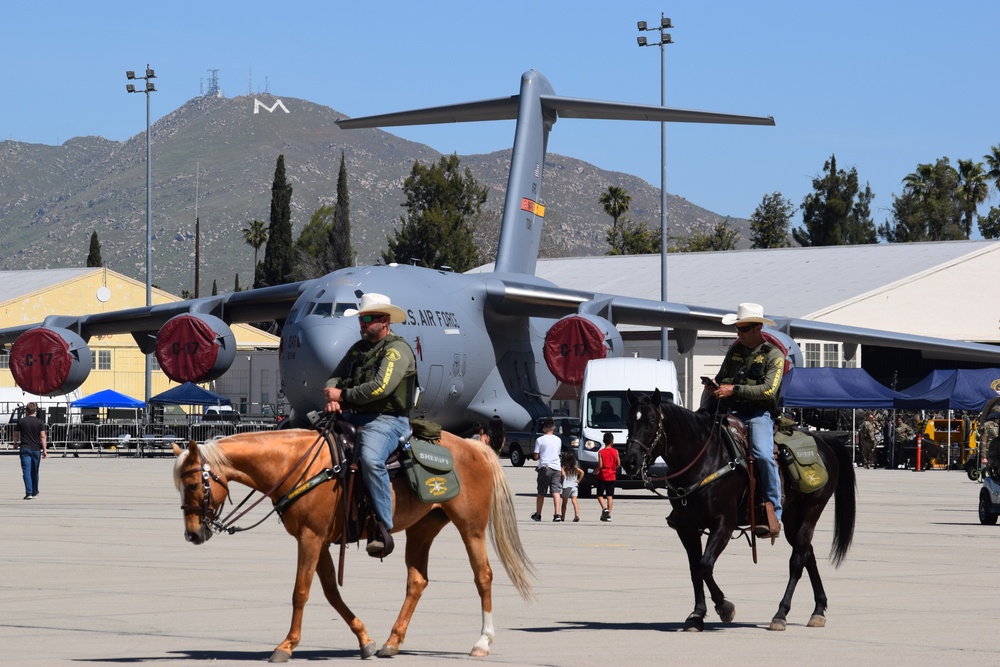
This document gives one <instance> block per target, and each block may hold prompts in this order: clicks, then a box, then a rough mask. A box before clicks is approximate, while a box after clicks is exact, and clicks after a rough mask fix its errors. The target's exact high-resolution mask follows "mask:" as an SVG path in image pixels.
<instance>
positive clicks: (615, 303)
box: [487, 278, 1000, 364]
mask: <svg viewBox="0 0 1000 667" xmlns="http://www.w3.org/2000/svg"><path fill="white" fill-rule="evenodd" d="M487 295H488V298H489V305H490V307H491V308H493V309H494V310H496V311H497V312H498V313H501V314H506V315H526V316H529V317H546V318H559V317H565V316H567V315H572V314H591V315H599V316H601V317H604V318H605V319H607V320H608V321H610V322H611V323H612V324H614V325H616V326H617V325H619V324H633V325H638V326H649V327H670V328H672V329H675V330H676V331H677V333H678V334H679V337H678V341H679V345H680V348H681V352H684V351H686V349H688V347H689V345H691V344H693V341H694V335H696V332H697V331H721V332H726V333H732V332H733V327H732V325H725V324H723V323H722V317H723V316H724V315H726V314H727V313H729V312H730V311H728V310H723V309H717V308H706V307H699V306H689V305H685V304H681V303H672V302H669V301H654V300H651V299H638V298H633V297H624V296H615V295H611V294H600V293H594V292H585V291H578V290H569V289H563V288H559V287H555V286H552V285H548V284H545V283H543V282H542V281H539V282H538V283H529V282H521V281H516V280H510V279H506V278H494V279H491V280H490V281H489V283H488V285H487ZM767 317H769V318H771V319H772V320H774V321H775V322H776V323H777V326H776V327H775V328H776V329H778V330H779V331H781V332H783V333H785V334H786V335H788V336H790V337H792V338H810V339H815V340H824V341H831V342H841V343H845V344H846V345H876V346H881V347H897V348H904V349H911V350H917V351H919V352H920V353H921V354H922V355H923V356H924V357H927V358H931V359H947V360H953V361H970V362H980V363H989V364H1000V347H998V346H994V345H987V344H983V343H969V342H965V341H955V340H949V339H946V338H933V337H930V336H918V335H914V334H906V333H901V332H896V331H882V330H878V329H866V328H863V327H854V326H847V325H842V324H835V323H830V322H817V321H813V320H803V319H798V318H790V317H782V316H775V315H768V316H767ZM847 356H848V357H853V354H847Z"/></svg>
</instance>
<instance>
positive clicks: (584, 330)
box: [544, 315, 607, 384]
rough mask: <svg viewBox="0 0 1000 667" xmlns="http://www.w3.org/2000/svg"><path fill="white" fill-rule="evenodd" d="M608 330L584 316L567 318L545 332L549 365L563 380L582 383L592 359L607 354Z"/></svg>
mask: <svg viewBox="0 0 1000 667" xmlns="http://www.w3.org/2000/svg"><path fill="white" fill-rule="evenodd" d="M604 338H605V336H604V332H603V331H601V329H600V327H598V326H597V324H595V323H594V322H592V321H590V320H589V319H585V318H583V317H578V316H575V315H574V316H571V317H564V318H563V319H561V320H559V321H558V322H556V323H555V324H553V325H552V328H550V329H549V330H548V331H547V332H546V333H545V348H544V355H545V364H546V365H547V366H548V367H549V370H550V371H552V374H553V375H554V376H555V377H556V379H557V380H559V381H560V382H566V383H568V384H580V383H581V382H583V372H584V370H585V369H586V367H587V362H588V361H590V360H591V359H603V358H604V357H606V356H607V349H606V348H605V346H604Z"/></svg>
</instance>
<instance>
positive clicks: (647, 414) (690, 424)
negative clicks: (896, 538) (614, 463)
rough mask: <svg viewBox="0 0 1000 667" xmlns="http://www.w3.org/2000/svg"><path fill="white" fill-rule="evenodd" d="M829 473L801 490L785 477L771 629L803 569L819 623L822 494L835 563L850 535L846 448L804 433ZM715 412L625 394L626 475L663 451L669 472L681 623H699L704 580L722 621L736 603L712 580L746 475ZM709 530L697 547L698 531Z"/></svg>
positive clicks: (850, 472) (852, 501)
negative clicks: (816, 539) (781, 561)
mask: <svg viewBox="0 0 1000 667" xmlns="http://www.w3.org/2000/svg"><path fill="white" fill-rule="evenodd" d="M811 435H812V437H813V438H814V439H815V440H816V444H817V446H818V447H819V452H820V456H821V457H822V460H823V464H824V465H825V467H826V469H827V472H828V474H829V481H828V482H827V483H826V485H825V486H823V487H822V488H820V489H819V490H817V491H814V492H812V493H800V492H799V491H798V490H797V489H795V488H793V487H792V486H791V485H790V484H789V483H788V480H787V479H786V481H785V488H784V498H785V500H784V503H783V515H782V522H783V523H784V530H785V539H786V540H788V543H789V544H791V545H792V556H791V559H790V560H789V568H788V569H789V577H788V585H787V586H786V587H785V595H784V597H782V598H781V602H780V603H779V604H778V611H777V613H776V614H775V615H774V618H773V619H772V620H771V625H770V629H771V630H784V629H785V627H786V620H785V617H786V616H787V614H788V611H789V609H791V606H792V594H793V593H794V592H795V586H796V584H797V583H798V581H799V579H800V578H801V577H802V570H803V569H805V570H806V571H807V572H808V573H809V580H810V581H811V582H812V587H813V598H814V600H815V603H816V604H815V607H814V608H813V612H812V617H811V618H810V619H809V623H808V625H809V626H810V627H822V626H824V625H826V606H827V599H826V592H825V591H824V590H823V582H822V581H821V580H820V576H819V568H818V567H817V566H816V556H815V554H814V553H813V546H812V539H813V533H814V531H815V530H816V523H817V522H818V521H819V517H820V515H821V514H822V513H823V509H824V508H825V507H826V504H827V501H829V500H830V498H831V497H832V496H834V495H835V496H836V502H835V505H834V507H835V517H834V528H833V547H832V550H831V554H830V558H831V560H832V561H833V564H834V566H839V565H840V563H841V562H842V561H843V560H844V557H845V556H846V555H847V551H848V549H849V548H850V546H851V541H852V540H853V539H854V520H855V513H856V495H855V494H856V488H855V478H854V466H853V464H852V462H851V455H850V452H848V451H847V448H846V447H844V445H842V444H841V443H840V442H839V441H837V440H836V439H834V438H832V437H829V436H825V435H824V434H822V433H811ZM722 437H723V436H722V435H721V432H720V428H719V426H718V423H717V421H716V419H715V418H714V415H712V414H710V413H708V412H704V411H699V412H691V411H690V410H687V409H685V408H682V407H680V406H677V405H674V404H673V403H669V402H668V403H662V402H661V401H660V392H659V391H656V392H655V393H654V394H653V396H652V397H651V398H650V397H646V396H643V397H641V398H636V397H634V396H632V395H631V394H629V414H628V443H627V444H626V449H625V455H624V456H623V457H622V465H623V467H624V468H625V470H626V472H628V473H629V474H630V475H633V476H634V475H639V474H643V475H645V474H646V473H645V471H646V470H647V469H648V467H649V465H650V463H651V462H652V461H654V460H655V459H656V457H658V456H662V457H663V460H664V461H666V463H667V468H668V470H669V471H671V473H670V474H669V475H668V477H670V479H669V480H668V482H667V483H668V494H667V495H668V496H669V497H670V502H671V505H672V506H673V514H672V516H671V523H672V525H673V526H674V527H675V528H676V530H677V536H678V537H679V538H680V540H681V543H682V544H683V545H684V549H685V550H686V551H687V557H688V565H689V566H690V569H691V582H692V584H694V600H695V605H694V611H692V612H691V615H690V616H688V618H687V621H686V623H685V630H693V631H701V630H702V629H704V623H705V614H706V613H707V607H706V604H705V590H704V588H705V586H708V590H709V593H710V594H711V596H712V602H713V603H715V610H716V612H717V613H718V614H719V616H720V617H721V618H722V620H723V622H725V623H729V622H731V621H732V620H733V618H734V617H735V614H736V607H735V605H733V603H732V602H730V601H729V600H727V599H726V596H725V595H724V594H723V592H722V589H721V588H719V585H718V584H717V583H716V582H715V576H714V574H713V572H714V569H715V561H716V560H717V559H718V558H719V555H720V554H721V553H722V551H723V550H724V549H725V548H726V545H727V544H729V541H730V539H731V538H732V536H733V533H734V532H735V531H736V530H737V529H738V528H739V527H740V522H741V516H740V513H739V509H740V504H741V502H743V501H745V499H746V496H747V492H748V482H749V478H748V476H747V474H746V473H745V472H744V470H742V469H741V468H740V467H739V466H738V465H735V464H734V463H733V456H732V455H731V453H730V450H729V447H728V446H727V445H726V444H725V443H724V442H723V440H722ZM703 532H707V533H708V539H707V540H706V542H705V544H704V548H703V547H702V540H701V535H702V533H703Z"/></svg>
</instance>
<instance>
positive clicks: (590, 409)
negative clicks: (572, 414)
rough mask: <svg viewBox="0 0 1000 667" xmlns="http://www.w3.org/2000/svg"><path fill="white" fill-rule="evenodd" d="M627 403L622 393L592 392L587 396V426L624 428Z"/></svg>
mask: <svg viewBox="0 0 1000 667" xmlns="http://www.w3.org/2000/svg"><path fill="white" fill-rule="evenodd" d="M627 413H628V403H627V402H626V400H625V392H624V391H592V392H590V393H588V394H587V426H589V427H590V428H619V429H620V428H625V417H626V414H627Z"/></svg>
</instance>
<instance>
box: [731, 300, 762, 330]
mask: <svg viewBox="0 0 1000 667" xmlns="http://www.w3.org/2000/svg"><path fill="white" fill-rule="evenodd" d="M722 323H723V324H725V325H727V326H728V325H730V324H735V325H737V326H739V325H741V324H767V325H769V326H772V327H773V326H775V324H774V320H769V319H767V318H766V317H764V306H762V305H760V304H759V303H741V304H740V305H739V307H738V308H737V309H736V312H735V313H729V314H728V315H723V316H722Z"/></svg>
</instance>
